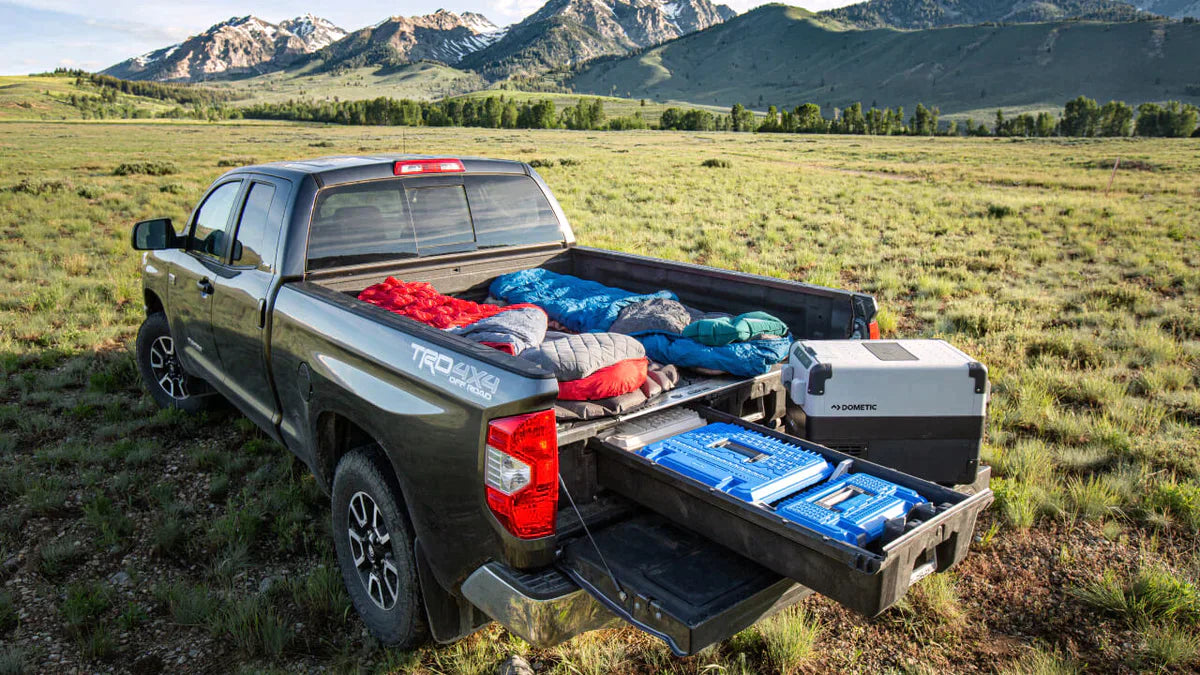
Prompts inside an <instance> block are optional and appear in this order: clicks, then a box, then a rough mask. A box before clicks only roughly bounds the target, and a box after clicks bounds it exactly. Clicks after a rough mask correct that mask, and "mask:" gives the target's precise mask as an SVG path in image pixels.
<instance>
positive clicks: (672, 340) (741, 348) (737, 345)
mask: <svg viewBox="0 0 1200 675" xmlns="http://www.w3.org/2000/svg"><path fill="white" fill-rule="evenodd" d="M634 337H636V338H637V339H638V340H640V341H641V343H642V346H643V347H645V348H646V356H648V357H650V359H651V360H653V361H658V362H659V363H671V364H674V365H676V366H684V367H686V368H712V369H713V370H723V371H725V372H727V373H729V374H730V375H737V376H739V377H751V376H753V375H762V374H763V373H767V372H770V371H771V366H773V365H775V364H776V363H779V362H780V361H782V360H784V359H785V358H787V355H788V347H790V346H791V344H792V341H791V339H790V338H776V339H766V340H748V341H746V342H731V343H729V344H727V345H721V346H720V347H710V346H708V345H706V344H702V343H699V342H696V341H695V340H693V339H691V338H685V337H683V336H682V335H671V334H669V333H642V334H640V335H635V336H634Z"/></svg>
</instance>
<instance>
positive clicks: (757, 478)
mask: <svg viewBox="0 0 1200 675" xmlns="http://www.w3.org/2000/svg"><path fill="white" fill-rule="evenodd" d="M638 454H639V455H641V456H643V457H645V458H646V459H648V460H650V461H652V462H654V463H656V464H658V465H659V466H662V467H665V468H668V469H671V470H673V471H675V472H677V473H680V474H683V475H684V476H687V477H688V478H692V479H694V480H697V481H700V482H701V483H704V484H705V485H708V486H710V487H713V488H716V489H718V490H720V491H722V492H725V493H727V494H729V495H730V496H733V497H737V498H738V499H741V500H743V501H746V502H751V503H763V502H770V501H773V500H776V499H780V498H782V497H785V496H787V495H789V494H794V493H795V492H797V491H799V490H803V489H804V488H806V487H808V486H810V485H813V484H815V483H819V482H820V481H822V480H825V479H826V478H828V477H829V475H830V474H831V473H833V466H832V465H830V464H829V462H826V461H825V459H824V458H823V457H821V456H820V455H818V454H816V453H813V452H809V451H807V450H804V449H802V448H800V447H799V446H796V445H792V444H791V443H785V442H783V441H779V440H776V439H774V438H770V437H767V436H764V435H762V434H758V433H755V432H753V431H750V430H748V429H743V428H742V427H739V426H736V425H733V424H725V423H717V424H709V425H708V426H704V427H701V428H699V429H694V430H692V431H688V432H685V433H682V434H679V435H677V436H673V437H671V438H667V439H664V440H661V441H658V442H657V443H651V444H650V445H647V446H646V447H644V448H642V449H641V450H639V451H638Z"/></svg>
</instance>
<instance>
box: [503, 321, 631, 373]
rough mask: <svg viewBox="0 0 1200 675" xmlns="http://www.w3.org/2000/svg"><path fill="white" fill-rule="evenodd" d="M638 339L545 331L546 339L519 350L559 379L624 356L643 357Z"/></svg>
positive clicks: (597, 368) (597, 367) (524, 357)
mask: <svg viewBox="0 0 1200 675" xmlns="http://www.w3.org/2000/svg"><path fill="white" fill-rule="evenodd" d="M645 356H646V350H645V349H644V348H643V347H642V343H640V342H638V341H637V340H636V339H634V338H631V337H629V336H628V335H621V334H619V333H579V334H578V335H569V334H566V333H555V332H548V333H546V341H545V342H543V343H542V344H540V345H538V346H537V347H531V348H529V349H526V350H525V351H523V352H521V358H523V359H528V360H530V361H533V362H534V363H536V364H538V365H539V366H541V367H543V368H545V369H546V370H549V371H550V372H552V373H554V377H555V378H556V379H558V381H559V382H570V381H571V380H580V379H583V378H585V377H587V376H588V375H591V374H592V373H594V372H596V371H597V370H600V369H601V368H607V367H608V366H611V365H613V364H614V363H617V362H618V361H624V360H626V359H641V358H645Z"/></svg>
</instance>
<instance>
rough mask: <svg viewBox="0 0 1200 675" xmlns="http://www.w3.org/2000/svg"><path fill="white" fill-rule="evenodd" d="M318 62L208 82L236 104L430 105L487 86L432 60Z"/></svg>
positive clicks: (481, 79)
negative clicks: (386, 101)
mask: <svg viewBox="0 0 1200 675" xmlns="http://www.w3.org/2000/svg"><path fill="white" fill-rule="evenodd" d="M321 65H322V63H321V62H320V61H315V62H313V63H309V64H305V65H301V66H294V67H292V68H288V69H286V70H281V71H278V72H273V73H266V74H263V75H258V76H256V77H250V78H244V79H233V80H229V81H222V82H208V83H206V84H205V86H207V87H209V88H212V89H217V90H221V91H226V90H228V91H232V92H234V93H235V94H236V95H237V96H238V99H239V100H238V101H237V103H236V104H237V105H249V104H253V103H279V102H282V101H287V100H289V99H296V100H332V99H334V98H339V99H342V100H361V99H371V98H378V97H380V96H390V97H392V98H411V99H415V100H422V101H430V100H434V99H439V98H444V97H447V96H456V95H458V94H465V93H467V92H471V91H475V90H478V89H482V88H484V87H485V86H487V82H485V81H484V79H483V78H482V77H480V76H479V75H476V74H475V73H472V72H467V71H463V70H458V69H456V68H453V67H451V66H447V65H443V64H441V63H436V62H432V61H421V62H418V63H406V64H400V65H395V66H359V67H345V68H337V69H329V70H324V69H322V68H321Z"/></svg>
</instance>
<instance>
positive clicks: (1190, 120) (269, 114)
mask: <svg viewBox="0 0 1200 675" xmlns="http://www.w3.org/2000/svg"><path fill="white" fill-rule="evenodd" d="M645 104H646V102H645V100H643V101H642V105H643V106H645ZM831 113H832V114H831V116H829V117H826V116H825V115H824V113H823V112H822V110H821V107H820V106H818V105H817V104H815V103H805V104H803V105H799V106H796V107H795V108H793V109H792V110H787V109H779V108H776V107H775V106H770V107H769V108H768V109H767V112H766V115H764V116H761V117H760V116H758V115H756V114H755V113H754V112H752V111H751V110H749V109H748V108H746V107H745V106H744V105H742V104H740V103H738V104H734V105H733V106H732V107H731V108H730V110H729V114H727V115H726V114H721V113H716V112H713V111H711V110H707V109H703V108H691V109H685V108H678V107H671V108H667V109H666V110H664V111H663V112H662V113H661V115H660V116H659V120H658V124H657V125H654V124H653V123H652V122H651V121H650V120H649V119H647V118H646V116H644V115H643V114H642V113H641V111H638V112H636V113H635V114H634V115H631V116H624V117H615V118H610V117H607V116H606V115H605V112H604V102H603V101H602V100H601V99H599V98H587V97H584V98H580V99H578V101H577V102H576V104H575V105H572V106H567V107H566V108H564V109H562V110H561V111H560V110H557V109H556V107H555V104H554V101H553V100H551V99H542V100H537V101H523V102H522V101H517V100H515V99H512V98H506V97H505V96H504V95H503V94H501V95H499V96H488V97H486V98H468V99H448V100H444V101H432V102H431V101H414V100H410V99H393V98H388V97H380V98H376V99H372V100H362V101H339V100H333V101H294V100H293V101H287V102H286V103H260V104H256V105H253V106H250V107H247V108H243V109H242V110H241V115H242V116H243V117H247V118H252V119H276V120H292V121H301V122H325V123H332V124H351V125H393V126H464V127H485V128H491V129H580V130H595V131H601V130H624V129H651V128H656V129H671V130H679V131H740V132H758V133H802V134H803V133H807V134H860V135H874V136H896V135H909V136H935V135H936V136H1001V137H1018V136H1022V137H1041V138H1045V137H1052V136H1071V137H1120V136H1129V135H1136V136H1163V137H1174V138H1180V137H1185V136H1191V135H1193V134H1200V129H1197V125H1198V124H1200V111H1198V110H1197V108H1196V106H1193V105H1190V104H1185V103H1180V102H1178V101H1169V102H1167V103H1165V104H1159V103H1143V104H1141V105H1139V106H1138V107H1137V108H1136V109H1135V108H1133V107H1132V106H1130V105H1129V104H1127V103H1124V102H1122V101H1109V102H1108V103H1105V104H1104V105H1099V104H1098V103H1097V102H1096V101H1094V100H1092V99H1089V98H1087V97H1084V96H1080V97H1078V98H1076V99H1073V100H1071V101H1069V102H1067V104H1066V105H1065V106H1064V107H1063V110H1062V112H1061V113H1059V114H1058V115H1055V114H1052V113H1049V112H1040V113H1037V114H1036V115H1035V114H1032V113H1019V114H1016V115H1012V116H1005V114H1004V111H1003V110H997V111H996V116H995V119H994V121H993V122H992V124H990V125H988V124H986V123H983V122H980V123H978V124H976V122H975V121H974V120H972V119H969V118H968V119H966V120H963V121H959V120H950V121H949V122H945V121H944V120H942V119H941V112H940V111H939V110H938V108H937V107H928V108H927V107H926V106H925V105H924V104H921V103H918V104H917V106H916V108H915V109H914V111H913V114H912V115H911V116H908V117H906V116H905V112H904V108H903V107H897V108H883V109H879V108H877V107H875V106H871V107H870V108H869V109H864V108H863V105H862V104H861V103H852V104H850V105H848V106H846V107H845V108H841V109H839V108H834V109H832V110H831Z"/></svg>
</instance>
